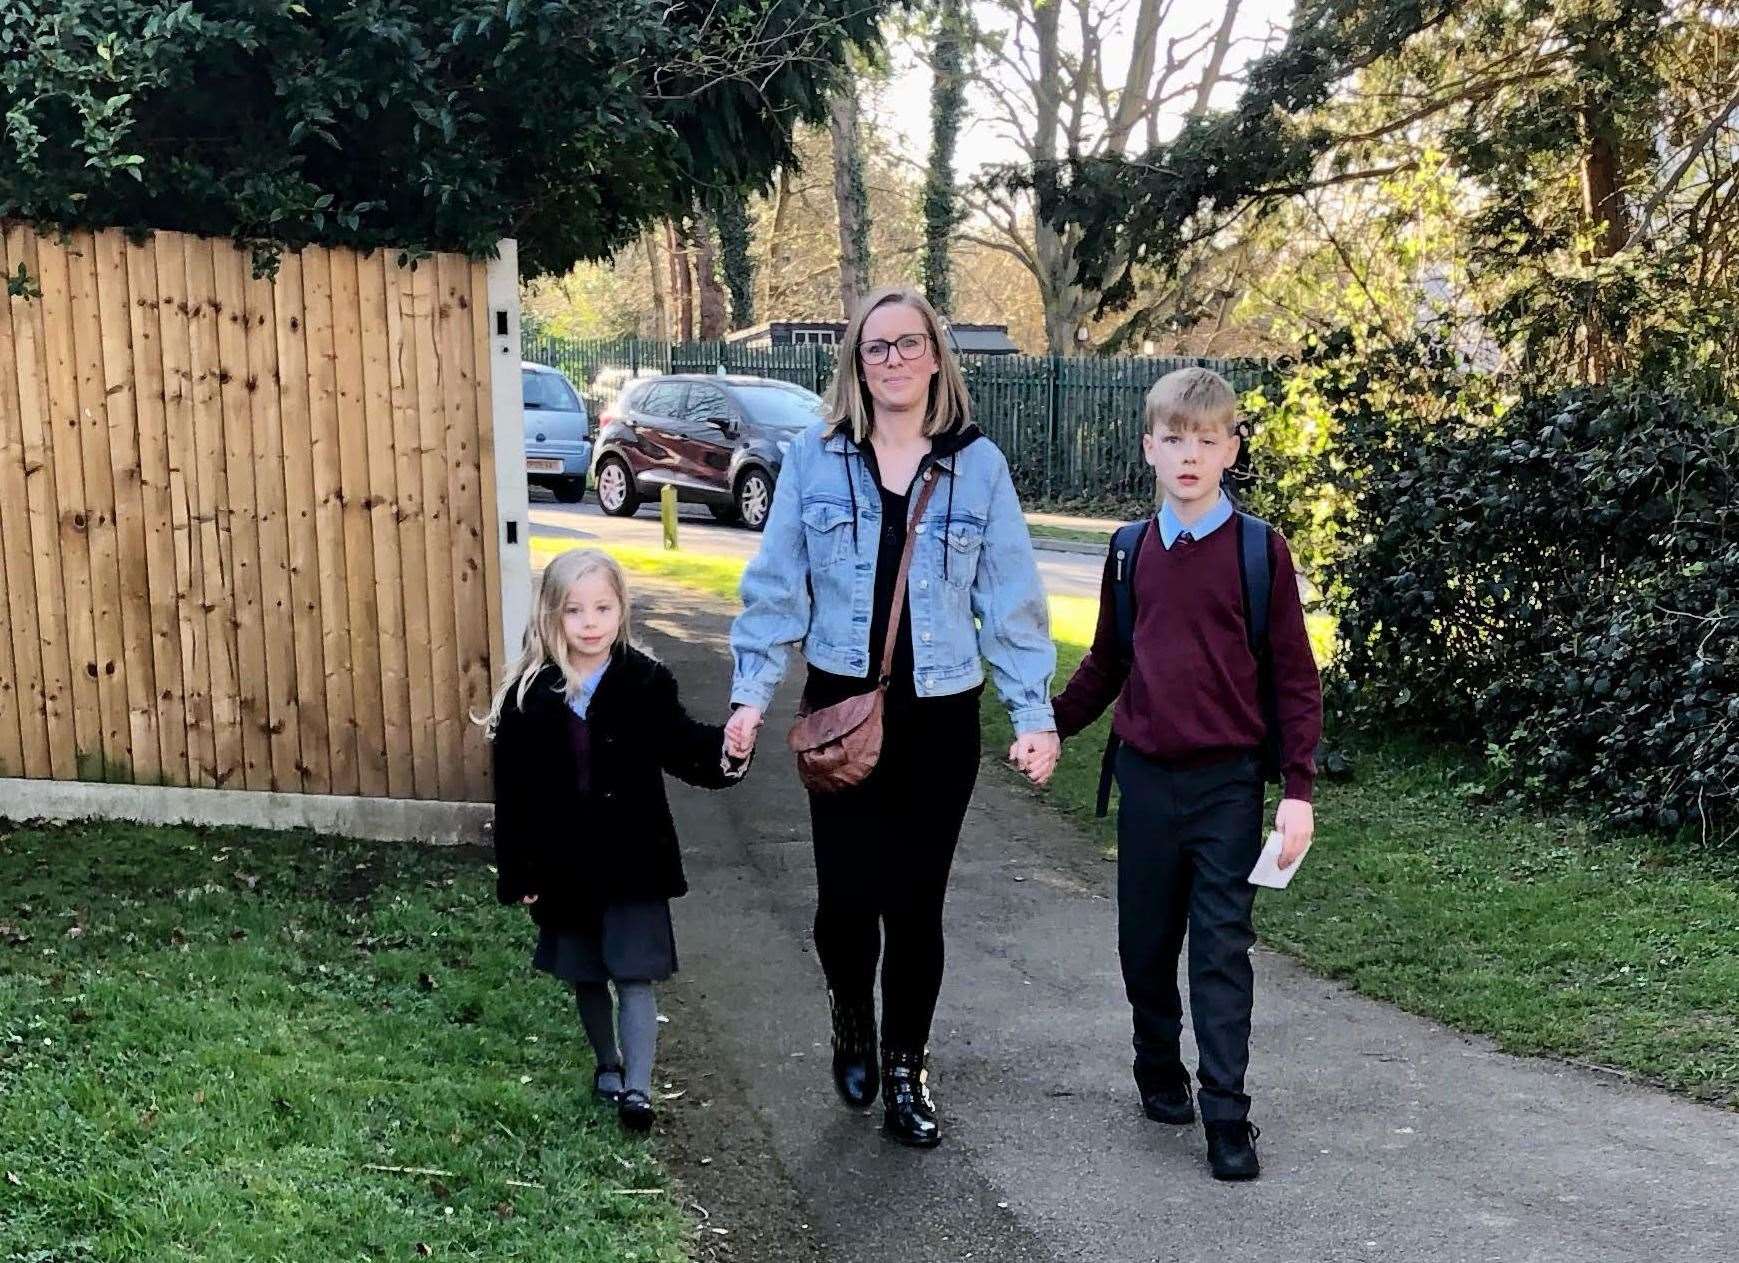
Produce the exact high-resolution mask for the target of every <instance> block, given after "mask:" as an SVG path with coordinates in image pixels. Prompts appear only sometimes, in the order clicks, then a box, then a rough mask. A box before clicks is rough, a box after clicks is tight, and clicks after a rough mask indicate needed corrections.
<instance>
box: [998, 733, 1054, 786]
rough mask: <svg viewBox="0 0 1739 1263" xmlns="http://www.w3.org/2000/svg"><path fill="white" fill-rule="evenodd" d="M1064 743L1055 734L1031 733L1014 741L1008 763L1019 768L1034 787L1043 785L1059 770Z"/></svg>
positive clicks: (1009, 751)
mask: <svg viewBox="0 0 1739 1263" xmlns="http://www.w3.org/2000/svg"><path fill="white" fill-rule="evenodd" d="M1062 753H1063V743H1062V740H1061V739H1060V738H1059V737H1058V736H1057V734H1056V733H1054V732H1029V733H1026V734H1024V735H1022V736H1019V737H1016V738H1015V739H1014V744H1013V745H1011V746H1009V748H1008V761H1009V762H1010V763H1012V764H1014V765H1015V767H1017V768H1019V769H1020V771H1021V774H1022V775H1024V776H1025V777H1026V778H1027V779H1028V780H1029V781H1031V782H1032V783H1033V784H1034V785H1043V784H1044V783H1045V782H1046V781H1048V780H1050V779H1051V773H1052V772H1054V771H1056V770H1057V760H1058V759H1059V758H1060V757H1062Z"/></svg>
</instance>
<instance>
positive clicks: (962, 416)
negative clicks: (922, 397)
mask: <svg viewBox="0 0 1739 1263" xmlns="http://www.w3.org/2000/svg"><path fill="white" fill-rule="evenodd" d="M889 303H904V304H905V305H906V306H907V307H910V308H912V310H914V311H916V312H917V313H918V314H919V315H920V316H922V317H923V318H924V332H926V333H928V334H929V335H930V343H931V346H932V347H933V348H934V349H935V353H936V375H935V376H934V377H932V378H931V379H930V402H929V404H928V405H927V406H926V407H925V410H924V435H925V437H927V438H935V437H936V436H937V435H938V434H947V433H949V432H950V431H952V430H954V429H956V428H961V429H964V428H965V427H966V426H967V425H968V424H969V423H970V422H971V421H972V398H971V396H969V395H968V394H967V393H966V378H965V377H963V376H962V375H961V372H960V361H959V359H957V358H956V357H955V355H954V348H953V346H952V345H951V344H950V343H949V341H948V335H947V332H946V331H945V330H944V329H943V328H942V318H941V317H940V316H938V315H937V314H936V309H935V308H934V307H932V306H930V302H929V300H928V299H927V298H925V297H924V296H923V295H922V294H920V293H919V292H918V291H917V290H915V289H912V288H910V287H909V286H904V285H888V286H884V287H883V288H881V289H878V290H874V291H872V292H871V293H870V294H868V295H867V296H866V297H865V298H864V300H863V301H862V302H861V303H859V304H858V307H857V314H856V315H855V316H853V317H852V318H851V323H850V324H849V325H847V326H846V329H845V341H843V342H841V343H840V346H839V371H838V372H836V373H835V374H834V377H833V386H832V388H831V389H830V390H829V391H828V393H827V405H826V406H827V421H828V429H827V432H828V433H829V434H838V433H839V432H840V431H841V430H844V431H845V432H846V433H848V434H850V435H851V440H852V442H854V443H856V444H857V445H858V446H859V447H862V446H863V445H864V443H865V442H866V441H868V439H869V436H870V434H871V432H872V431H874V429H875V415H876V414H875V400H874V399H873V398H871V396H870V392H869V386H868V385H867V384H865V382H864V379H863V364H862V362H861V361H860V360H859V359H858V348H859V347H860V346H862V345H863V327H864V324H865V323H866V322H867V321H868V320H869V318H870V313H872V312H874V311H875V310H876V309H877V308H880V307H886V306H887V305H888V304H889Z"/></svg>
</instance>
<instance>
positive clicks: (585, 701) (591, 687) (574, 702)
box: [568, 658, 610, 719]
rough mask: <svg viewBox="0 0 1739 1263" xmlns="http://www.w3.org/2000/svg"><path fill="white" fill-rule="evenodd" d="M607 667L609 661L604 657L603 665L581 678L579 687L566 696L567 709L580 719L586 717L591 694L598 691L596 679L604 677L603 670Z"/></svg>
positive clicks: (608, 666)
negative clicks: (572, 693) (570, 695)
mask: <svg viewBox="0 0 1739 1263" xmlns="http://www.w3.org/2000/svg"><path fill="white" fill-rule="evenodd" d="M609 669H610V661H609V659H608V658H606V659H605V660H604V665H603V666H601V667H599V668H598V669H597V670H596V671H594V672H592V673H591V674H590V675H588V676H587V677H586V678H585V679H583V680H581V681H580V687H579V688H578V689H576V690H575V692H574V695H573V696H572V697H570V698H568V709H569V710H571V711H573V712H574V714H576V715H578V716H579V717H580V718H581V719H584V718H585V717H586V712H587V711H588V710H590V709H591V706H592V694H594V693H596V692H597V691H598V681H599V680H601V679H603V678H604V672H606V671H608V670H609Z"/></svg>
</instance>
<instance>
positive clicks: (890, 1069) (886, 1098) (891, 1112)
mask: <svg viewBox="0 0 1739 1263" xmlns="http://www.w3.org/2000/svg"><path fill="white" fill-rule="evenodd" d="M882 1111H883V1113H882V1130H883V1131H885V1132H886V1133H887V1134H888V1135H889V1136H891V1137H893V1138H894V1139H895V1140H897V1141H899V1142H900V1143H901V1144H903V1145H911V1146H912V1147H914V1148H917V1149H933V1148H935V1147H936V1146H937V1145H939V1144H941V1143H942V1128H941V1125H940V1124H939V1123H938V1122H937V1121H936V1103H935V1102H934V1101H933V1100H931V1099H930V1086H929V1072H928V1071H927V1070H926V1069H925V1068H924V1054H923V1053H922V1052H891V1051H889V1050H888V1049H885V1048H884V1049H883V1050H882Z"/></svg>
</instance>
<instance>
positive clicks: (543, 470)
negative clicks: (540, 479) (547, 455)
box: [525, 456, 562, 474]
mask: <svg viewBox="0 0 1739 1263" xmlns="http://www.w3.org/2000/svg"><path fill="white" fill-rule="evenodd" d="M525 469H526V472H527V473H531V474H559V473H561V472H562V463H561V462H560V461H559V460H546V459H544V458H543V457H541V456H528V457H526V458H525Z"/></svg>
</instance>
